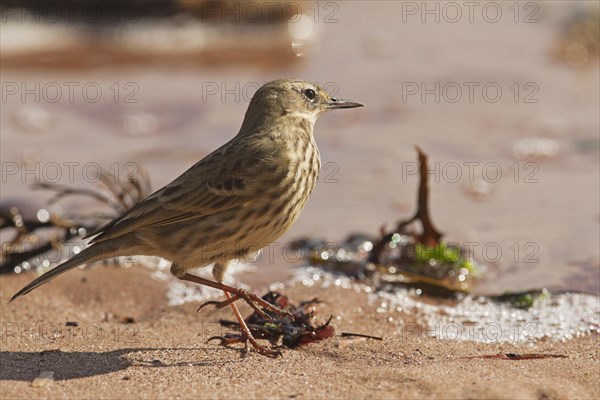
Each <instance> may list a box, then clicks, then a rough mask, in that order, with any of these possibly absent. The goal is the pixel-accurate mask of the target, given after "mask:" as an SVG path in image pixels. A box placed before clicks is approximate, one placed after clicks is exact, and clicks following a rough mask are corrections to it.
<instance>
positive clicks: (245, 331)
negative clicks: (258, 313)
mask: <svg viewBox="0 0 600 400" xmlns="http://www.w3.org/2000/svg"><path fill="white" fill-rule="evenodd" d="M223 292H224V293H225V297H227V299H228V300H231V299H233V296H231V294H229V292H226V291H223ZM231 308H232V309H233V313H234V314H235V319H237V321H238V324H240V330H241V331H242V341H243V342H246V340H247V341H249V342H250V344H252V347H254V349H255V350H256V351H258V352H259V353H260V354H262V355H265V356H268V357H277V356H280V355H281V352H279V351H276V350H269V349H267V348H266V347H263V346H261V345H260V344H259V343H258V342H257V341H256V339H254V336H252V332H250V329H249V328H248V325H246V321H244V318H243V317H242V314H241V313H240V310H238V308H237V306H236V305H235V302H231Z"/></svg>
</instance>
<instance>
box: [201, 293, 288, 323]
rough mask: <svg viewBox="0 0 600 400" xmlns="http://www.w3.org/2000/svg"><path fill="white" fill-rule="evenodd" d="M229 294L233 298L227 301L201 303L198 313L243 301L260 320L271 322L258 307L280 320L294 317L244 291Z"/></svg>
mask: <svg viewBox="0 0 600 400" xmlns="http://www.w3.org/2000/svg"><path fill="white" fill-rule="evenodd" d="M234 289H235V288H234ZM229 293H232V294H233V296H232V297H230V298H228V299H227V300H224V301H207V302H206V303H203V304H202V305H200V307H199V308H198V311H200V310H201V309H203V308H204V307H206V306H209V305H213V306H215V307H216V308H217V309H221V308H224V307H227V306H229V305H231V304H233V303H235V302H236V301H238V300H241V299H243V300H244V301H245V302H246V303H248V305H249V306H250V307H252V308H253V309H254V311H256V313H257V314H259V315H260V316H261V317H262V318H264V319H266V320H267V321H271V322H273V318H271V316H270V315H268V314H267V313H265V312H264V311H263V310H261V309H260V307H263V308H264V309H266V310H268V311H270V312H272V313H274V314H276V315H278V316H279V317H282V318H283V317H287V318H291V319H294V316H293V315H292V314H291V313H290V312H288V311H285V310H282V309H281V308H279V307H276V306H274V305H273V304H271V303H269V302H268V301H266V300H264V299H261V298H260V297H258V296H257V295H255V294H253V293H250V292H248V291H247V290H245V289H235V292H229ZM259 306H260V307H259Z"/></svg>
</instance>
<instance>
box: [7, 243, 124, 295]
mask: <svg viewBox="0 0 600 400" xmlns="http://www.w3.org/2000/svg"><path fill="white" fill-rule="evenodd" d="M119 248H120V246H119V243H117V240H116V239H114V240H108V241H106V242H100V243H97V244H94V245H92V246H90V247H88V248H87V249H85V250H83V251H82V252H81V253H79V254H76V255H74V256H73V257H71V258H70V259H68V260H67V261H65V262H64V263H62V264H60V265H59V266H57V267H55V268H52V269H51V270H50V271H48V272H46V273H45V274H43V275H42V276H39V277H37V278H36V279H34V280H33V282H31V283H30V284H29V285H27V286H25V287H24V288H23V289H21V290H19V291H18V292H17V293H16V294H15V295H14V296H13V297H11V299H10V300H9V301H8V302H9V303H10V302H11V301H13V300H14V299H16V298H17V297H20V296H23V295H24V294H27V293H29V292H31V291H32V290H33V289H35V288H37V287H38V286H41V285H43V284H44V283H46V282H48V281H50V280H51V279H53V278H55V277H57V276H58V275H60V274H62V273H63V272H67V271H69V270H71V269H73V268H75V267H78V266H80V265H82V264H89V263H93V262H96V261H100V260H104V259H106V258H110V257H118V256H121V255H126V254H120V252H119Z"/></svg>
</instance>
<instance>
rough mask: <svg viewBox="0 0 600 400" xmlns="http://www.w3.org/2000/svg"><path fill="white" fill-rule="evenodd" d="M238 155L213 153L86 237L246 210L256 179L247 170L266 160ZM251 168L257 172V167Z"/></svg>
mask: <svg viewBox="0 0 600 400" xmlns="http://www.w3.org/2000/svg"><path fill="white" fill-rule="evenodd" d="M237 150H240V149H239V148H238V149H237ZM242 150H243V149H242ZM228 153H232V154H231V155H232V156H233V154H235V153H237V155H238V157H237V159H236V160H234V159H230V158H228V157H229V156H230V154H228ZM239 154H240V153H239V152H238V151H228V148H227V147H226V146H224V147H223V148H221V149H219V150H216V151H215V152H214V153H212V154H210V155H209V156H207V157H206V158H204V159H203V160H201V161H199V162H198V163H196V164H195V165H194V166H192V167H191V168H190V169H188V170H187V171H186V172H184V173H183V174H182V175H181V176H179V177H178V178H177V179H175V180H174V181H173V182H171V183H169V184H168V185H167V186H165V187H163V188H162V189H160V190H158V191H157V192H155V193H153V194H152V195H150V196H149V197H147V198H146V199H145V200H143V201H141V202H140V203H138V204H137V205H136V206H134V207H132V208H131V209H130V210H129V211H127V212H126V213H125V214H124V215H123V216H121V217H119V218H117V219H115V220H113V221H111V222H109V223H108V224H107V225H105V226H103V227H101V228H100V229H99V230H98V231H97V232H94V233H92V234H90V235H89V236H95V235H98V236H96V237H95V238H94V239H92V243H98V242H103V241H106V240H109V239H113V238H116V237H119V236H122V235H125V234H127V233H130V232H133V231H138V230H143V229H144V228H147V227H150V226H161V225H166V224H173V223H177V222H183V221H186V220H191V219H197V218H203V217H207V216H210V215H214V214H218V213H221V212H223V211H226V210H230V209H234V208H243V207H246V206H247V205H248V204H250V203H251V202H252V201H253V199H254V198H255V197H256V193H257V191H258V190H259V188H258V185H257V182H258V181H259V179H257V178H256V176H249V174H248V173H247V171H248V170H249V168H251V167H256V166H257V165H260V164H261V163H263V162H265V161H266V160H265V159H264V158H261V157H258V158H257V159H251V158H248V159H246V160H245V161H244V160H243V159H241V158H239ZM255 169H256V170H260V167H259V168H255Z"/></svg>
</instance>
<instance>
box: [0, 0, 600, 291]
mask: <svg viewBox="0 0 600 400" xmlns="http://www.w3.org/2000/svg"><path fill="white" fill-rule="evenodd" d="M1 18H2V25H1V31H0V33H1V35H0V56H1V61H0V62H1V69H0V75H1V76H0V80H1V83H2V103H1V111H0V132H1V150H0V156H1V160H2V191H1V194H0V200H1V202H2V207H7V206H10V205H13V204H18V205H19V206H20V207H21V208H25V207H26V205H30V206H31V208H32V209H36V208H39V207H41V206H43V205H44V204H45V201H46V199H47V197H48V196H47V194H46V193H43V192H39V191H35V192H32V191H31V184H33V183H34V182H36V181H50V182H59V183H64V184H74V185H93V184H94V183H95V182H97V179H94V172H96V171H97V170H98V168H99V167H103V168H105V169H107V170H109V171H112V172H113V173H114V174H116V175H117V177H119V178H120V179H124V178H126V177H127V176H129V174H132V173H134V172H136V171H137V170H138V169H140V168H143V169H144V170H145V171H147V173H148V175H149V177H150V180H151V182H152V187H153V189H158V188H160V187H161V186H163V185H164V184H166V183H168V182H169V181H171V180H172V179H174V178H175V177H177V176H178V175H179V174H180V173H182V172H183V171H185V170H186V169H187V168H188V167H190V166H191V165H192V164H193V163H195V162H196V161H197V160H199V159H201V158H202V157H203V156H205V155H206V154H208V153H209V152H211V151H212V150H214V149H215V148H217V147H218V146H220V145H221V144H223V143H225V142H226V141H228V140H229V139H230V138H231V137H233V136H234V135H235V134H236V133H237V130H238V129H239V127H240V125H241V121H242V119H243V115H244V112H245V110H246V107H247V105H248V102H249V100H250V98H251V97H252V95H253V94H254V92H255V91H256V89H257V88H258V87H259V86H260V85H262V84H263V83H264V82H266V81H269V80H272V79H276V78H282V77H296V78H301V79H304V80H307V81H311V82H315V83H319V84H320V85H322V86H323V87H324V88H325V89H326V90H328V91H329V92H330V93H331V94H333V95H336V96H339V97H342V98H349V99H352V100H356V101H360V102H363V103H364V104H365V105H366V107H365V108H362V109H353V110H344V111H340V112H336V113H331V114H328V115H325V116H323V117H321V119H320V120H319V121H318V122H317V125H316V141H317V143H318V145H319V148H320V150H321V157H322V164H323V170H322V171H321V177H320V182H319V184H318V185H317V188H316V189H315V191H314V194H313V196H312V198H311V200H310V202H309V203H308V205H307V207H306V209H305V211H304V213H303V214H302V217H301V218H300V220H299V221H298V222H297V223H296V224H295V226H293V227H292V229H291V230H290V231H289V232H288V233H287V234H286V236H285V237H283V238H282V239H281V242H282V243H285V242H286V241H290V240H292V239H294V238H297V237H303V236H308V237H319V238H324V239H326V240H328V241H333V242H335V241H337V240H342V238H344V237H346V236H347V234H349V233H353V232H364V233H367V234H370V235H377V234H378V232H379V230H380V228H381V227H382V226H383V225H386V226H387V227H388V228H390V227H392V226H394V225H395V223H396V222H397V221H398V220H399V219H401V218H407V217H409V216H411V215H412V214H413V212H414V210H415V207H416V195H417V185H418V175H417V173H416V171H417V170H416V166H417V164H416V161H417V159H416V152H415V146H416V145H418V146H419V147H420V148H421V149H423V151H424V152H425V153H426V154H428V156H429V160H430V169H431V171H430V175H429V176H430V189H431V198H430V202H431V214H432V218H433V221H434V222H435V224H436V226H437V227H438V228H439V229H440V230H441V231H443V232H444V234H445V238H446V240H448V241H450V242H454V243H459V244H461V245H463V246H466V247H470V248H472V250H473V253H472V254H473V257H474V258H475V259H476V260H478V261H479V262H480V263H482V264H484V265H487V266H488V269H487V271H486V273H485V276H484V277H483V279H482V281H481V282H480V283H479V286H478V287H477V291H479V292H482V293H486V292H498V291H502V290H504V289H506V288H510V289H512V290H521V289H522V290H524V289H529V288H539V287H548V288H552V289H569V290H583V291H591V292H595V293H598V292H600V266H599V258H600V255H599V248H598V243H599V242H600V225H599V222H600V211H599V207H598V204H600V203H599V202H600V198H599V197H600V188H599V181H600V176H599V175H600V173H599V169H600V164H599V162H600V161H599V152H600V150H599V142H600V136H599V135H600V120H599V119H600V117H599V111H598V110H599V109H600V107H599V106H600V101H599V62H598V54H599V37H600V33H599V11H598V3H597V2H596V1H545V2H542V1H540V2H532V1H523V2H516V1H515V2H489V1H481V2H480V1H474V2H437V1H430V2H413V1H264V2H261V1H257V2H236V1H225V0H224V1H200V0H197V1H166V0H165V1H143V0H138V1H127V2H125V1H83V2H71V1H59V0H54V1H33V0H23V1H3V2H2V5H1ZM66 204H67V205H65V204H64V203H61V204H55V205H54V206H53V207H54V208H52V209H51V211H52V212H64V211H65V207H66V210H68V211H73V209H77V208H80V207H84V208H85V209H87V208H89V209H94V208H99V207H101V205H100V204H93V203H90V202H84V203H82V202H81V201H79V202H78V201H72V202H71V203H66ZM61 207H62V208H61ZM280 259H281V255H279V256H277V257H276V258H275V261H271V260H268V259H266V258H263V259H261V260H260V268H264V269H265V270H266V271H269V272H268V273H266V274H265V273H263V274H255V275H256V276H255V277H254V278H253V279H255V282H260V283H268V282H271V281H272V280H274V279H282V278H283V277H285V274H286V273H287V271H286V268H287V264H286V263H285V262H284V261H283V260H280Z"/></svg>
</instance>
